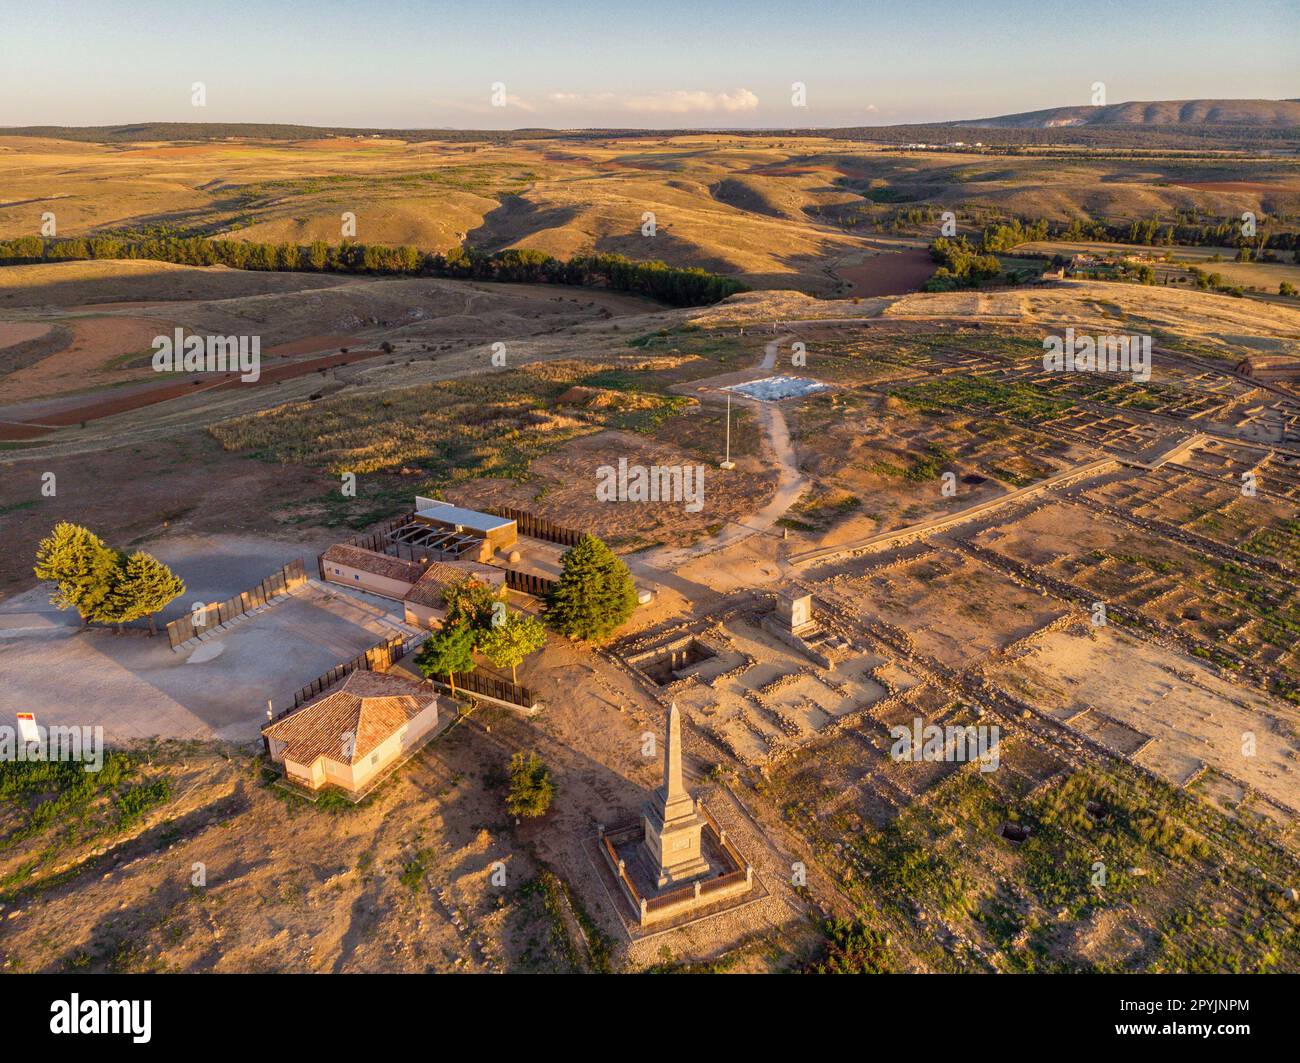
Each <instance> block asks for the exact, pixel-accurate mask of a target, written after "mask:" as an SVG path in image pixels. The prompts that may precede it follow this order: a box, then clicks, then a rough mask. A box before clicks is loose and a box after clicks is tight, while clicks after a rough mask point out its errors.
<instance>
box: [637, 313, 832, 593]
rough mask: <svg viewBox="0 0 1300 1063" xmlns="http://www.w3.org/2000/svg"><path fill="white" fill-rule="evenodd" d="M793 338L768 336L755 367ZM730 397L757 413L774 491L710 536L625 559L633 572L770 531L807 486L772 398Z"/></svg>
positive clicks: (672, 565) (654, 570)
mask: <svg viewBox="0 0 1300 1063" xmlns="http://www.w3.org/2000/svg"><path fill="white" fill-rule="evenodd" d="M795 338H796V337H795V336H793V335H785V336H779V337H777V338H776V339H774V340H772V342H771V343H769V344H768V345H767V346H766V347H765V348H764V349H763V357H762V359H761V360H760V361H759V363H758V365H757V366H756V368H757V369H760V370H771V369H773V368H775V366H776V355H777V351H778V350H779V349H780V347H781V345H782V344H786V343H790V342H791V341H793V340H794V339H795ZM734 401H736V402H744V403H747V404H748V405H749V406H750V408H751V409H753V411H754V413H755V415H756V416H757V417H758V422H759V426H760V427H761V428H762V431H763V439H764V441H765V443H766V445H767V449H768V450H769V451H770V452H771V457H772V458H773V459H774V460H775V461H776V464H777V466H778V469H779V473H780V475H779V478H778V480H777V485H776V494H774V495H773V496H772V500H771V501H770V502H768V504H767V505H765V506H764V507H763V508H762V509H760V510H759V511H758V512H757V513H754V514H752V515H751V516H750V517H749V518H747V519H746V521H745V522H744V523H743V524H742V523H738V522H732V523H729V524H728V525H727V526H726V527H725V528H723V529H722V530H721V531H720V532H718V534H717V535H715V536H713V537H712V538H709V539H705V540H703V541H702V542H698V543H694V544H692V545H691V546H686V547H677V548H670V547H662V548H660V549H658V550H652V551H650V552H649V553H647V554H644V555H642V556H640V557H636V558H634V559H632V560H631V561H630V562H629V567H630V568H631V569H632V571H633V572H634V573H638V574H642V575H648V576H652V577H653V576H659V575H660V574H661V573H662V572H664V571H668V572H671V571H672V570H674V569H676V568H678V567H679V566H681V565H683V564H685V563H686V562H688V561H692V560H694V559H695V558H697V557H703V556H704V555H705V554H711V553H714V552H716V551H718V550H725V549H726V548H727V547H729V546H733V545H735V544H736V543H739V542H743V541H744V540H745V539H748V538H749V537H750V536H751V535H757V534H761V533H763V532H766V531H770V530H771V528H772V526H773V525H775V524H776V522H777V521H778V520H779V519H780V518H781V517H783V516H784V515H785V513H786V511H787V510H788V509H789V508H790V507H791V506H792V505H794V504H795V503H796V502H797V501H799V496H800V495H802V494H803V492H804V489H805V488H806V487H807V486H808V481H807V479H806V478H805V477H804V475H803V474H802V473H801V472H800V471H799V461H798V458H797V456H796V455H795V451H794V444H793V443H792V442H791V441H790V427H789V425H787V424H786V420H785V413H784V412H783V411H782V410H781V407H780V405H779V404H777V403H774V402H763V401H761V400H759V399H750V398H746V397H744V396H742V395H739V394H737V395H735V396H734ZM713 475H714V476H725V475H726V472H725V471H723V470H718V471H717V472H714V473H713Z"/></svg>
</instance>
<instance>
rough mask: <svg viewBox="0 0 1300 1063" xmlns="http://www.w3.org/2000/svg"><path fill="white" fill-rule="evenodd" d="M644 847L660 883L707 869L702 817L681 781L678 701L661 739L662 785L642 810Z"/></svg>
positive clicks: (665, 883) (697, 874)
mask: <svg viewBox="0 0 1300 1063" xmlns="http://www.w3.org/2000/svg"><path fill="white" fill-rule="evenodd" d="M641 818H642V820H643V821H644V823H645V842H644V844H645V847H646V851H647V852H648V853H649V854H650V860H651V867H652V868H653V869H654V870H655V871H656V872H657V874H658V880H659V886H660V887H663V886H669V885H673V884H675V883H679V882H682V881H684V880H686V879H692V878H698V877H699V876H700V875H703V874H706V873H707V872H708V870H709V864H708V861H706V860H705V859H704V854H703V853H702V852H701V851H700V832H701V831H702V830H703V829H704V819H703V817H701V816H700V814H699V812H698V811H697V810H696V807H695V801H694V799H693V798H692V797H691V795H690V794H689V793H687V791H686V785H685V783H683V782H682V720H681V716H680V714H679V713H678V711H677V702H675V701H674V702H673V703H672V704H671V705H669V706H668V729H667V736H666V740H665V742H664V784H663V785H662V786H660V787H659V788H658V789H657V790H655V792H654V793H653V794H651V795H650V800H649V801H648V802H647V803H646V806H645V808H644V810H643V811H642V817H641Z"/></svg>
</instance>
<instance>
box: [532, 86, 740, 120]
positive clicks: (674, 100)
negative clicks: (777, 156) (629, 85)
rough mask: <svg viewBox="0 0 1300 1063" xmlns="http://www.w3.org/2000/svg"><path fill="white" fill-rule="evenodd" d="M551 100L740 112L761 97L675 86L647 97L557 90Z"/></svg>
mask: <svg viewBox="0 0 1300 1063" xmlns="http://www.w3.org/2000/svg"><path fill="white" fill-rule="evenodd" d="M547 99H548V100H550V102H552V103H554V104H558V105H559V106H561V107H573V108H580V109H583V110H593V109H597V108H614V109H617V110H623V111H630V112H632V113H634V114H698V113H706V114H707V113H710V112H717V111H722V112H725V113H727V114H736V113H738V112H742V111H753V110H756V109H757V107H758V97H757V96H756V95H754V93H752V92H750V91H749V89H736V90H735V91H734V92H704V91H702V90H694V91H692V90H687V89H674V90H671V91H667V92H655V93H651V94H649V95H646V96H619V95H617V94H615V93H613V92H595V93H577V92H553V93H551V94H550V95H549V96H548V97H547Z"/></svg>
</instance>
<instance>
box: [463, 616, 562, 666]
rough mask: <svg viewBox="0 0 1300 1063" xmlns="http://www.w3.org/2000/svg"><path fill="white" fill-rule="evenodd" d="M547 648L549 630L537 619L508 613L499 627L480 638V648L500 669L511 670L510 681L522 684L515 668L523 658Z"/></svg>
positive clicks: (492, 628) (491, 629)
mask: <svg viewBox="0 0 1300 1063" xmlns="http://www.w3.org/2000/svg"><path fill="white" fill-rule="evenodd" d="M545 645H546V628H544V627H542V625H541V623H540V622H539V621H538V620H537V618H536V617H533V616H528V615H526V614H524V613H506V615H505V618H504V619H503V620H502V621H501V623H499V624H491V625H489V626H488V628H487V630H486V631H484V632H483V634H482V635H481V636H480V637H479V643H478V648H479V650H480V652H482V654H483V656H485V657H486V658H487V659H488V660H489V661H491V662H492V663H493V664H494V665H496V667H498V668H509V669H510V681H511V682H512V683H518V682H519V676H518V674H517V673H516V671H515V670H516V669H517V668H518V667H519V665H521V664H523V662H524V658H526V657H527V656H528V655H529V654H532V653H536V652H537V651H538V650H540V649H541V648H542V647H543V646H545Z"/></svg>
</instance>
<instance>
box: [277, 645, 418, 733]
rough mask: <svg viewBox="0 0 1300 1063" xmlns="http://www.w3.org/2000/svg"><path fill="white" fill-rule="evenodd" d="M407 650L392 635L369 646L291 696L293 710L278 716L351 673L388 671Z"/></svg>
mask: <svg viewBox="0 0 1300 1063" xmlns="http://www.w3.org/2000/svg"><path fill="white" fill-rule="evenodd" d="M407 649H409V646H408V644H407V643H406V641H405V640H404V639H403V638H402V637H401V636H400V635H394V636H393V637H392V638H390V639H388V640H387V641H385V642H381V643H380V644H379V645H378V646H371V647H370V649H368V650H366V652H365V653H361V654H358V655H357V656H355V657H353V658H352V660H350V661H348V662H346V663H345V664H339V665H335V666H334V667H333V668H331V669H330V670H329V671H328V672H326V673H325V674H324V675H322V676H319V677H317V678H316V679H313V680H312V681H311V682H310V683H308V684H307V685H306V686H305V687H303V688H302V689H301V690H300V691H298V693H296V694H295V695H294V696H293V709H285V710H284V712H282V713H280V716H287V715H288V714H289V713H291V712H293V711H294V709H297V708H300V707H301V706H303V705H304V704H306V703H307V702H309V701H311V699H312V698H314V697H315V696H316V695H317V694H319V693H320V692H321V691H323V690H325V689H326V688H327V687H330V686H332V685H333V684H335V683H337V682H338V681H339V680H340V679H342V678H343V677H344V676H346V675H348V674H350V673H352V672H356V671H363V672H386V671H388V669H390V668H391V667H392V666H393V665H394V664H395V663H396V662H397V661H400V660H401V659H402V656H403V655H404V654H405V653H406V651H407ZM280 716H277V717H276V719H277V720H278V719H279V718H280Z"/></svg>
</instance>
